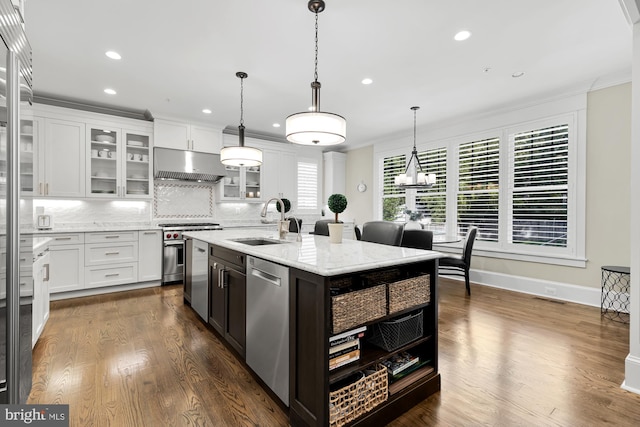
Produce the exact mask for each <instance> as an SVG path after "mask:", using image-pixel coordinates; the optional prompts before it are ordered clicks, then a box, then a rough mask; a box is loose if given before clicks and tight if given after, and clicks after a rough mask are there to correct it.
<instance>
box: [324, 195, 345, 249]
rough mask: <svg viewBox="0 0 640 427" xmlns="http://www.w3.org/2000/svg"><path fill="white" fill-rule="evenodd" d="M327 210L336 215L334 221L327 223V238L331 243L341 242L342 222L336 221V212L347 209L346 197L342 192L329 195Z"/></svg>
mask: <svg viewBox="0 0 640 427" xmlns="http://www.w3.org/2000/svg"><path fill="white" fill-rule="evenodd" d="M328 205H329V210H330V211H331V212H333V213H334V214H335V215H336V222H335V223H333V224H328V226H329V238H330V239H331V243H340V242H342V226H343V225H342V223H341V222H339V221H338V214H341V213H342V212H344V210H345V209H347V198H346V196H345V195H344V194H332V195H331V196H329V201H328Z"/></svg>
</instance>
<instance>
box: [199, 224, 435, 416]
mask: <svg viewBox="0 0 640 427" xmlns="http://www.w3.org/2000/svg"><path fill="white" fill-rule="evenodd" d="M189 237H191V238H193V239H197V240H201V241H203V242H207V243H208V244H209V260H210V261H209V288H210V289H214V291H212V292H211V293H210V309H215V308H216V307H217V311H220V310H225V307H223V306H224V305H225V304H226V305H227V307H226V312H227V314H228V315H227V316H225V318H226V319H227V321H228V322H229V323H231V324H227V325H224V327H223V328H221V325H220V324H219V323H217V324H215V325H212V326H214V327H215V329H217V330H218V331H219V332H221V335H223V336H225V338H226V337H227V336H228V337H229V338H228V341H229V343H230V345H231V346H232V347H233V348H234V349H236V350H237V354H238V355H239V356H240V357H245V358H248V357H249V354H250V353H251V350H250V349H251V346H252V342H251V341H252V339H254V338H251V336H250V334H246V335H245V334H244V333H243V331H246V330H248V329H250V326H249V323H251V324H253V323H255V319H253V320H251V318H252V316H253V317H255V312H254V311H255V310H254V309H249V308H247V307H246V306H242V298H243V296H246V301H251V300H252V298H251V296H250V295H251V294H252V293H253V292H256V291H255V289H254V288H253V287H252V285H251V283H252V279H251V278H250V277H248V278H247V280H245V281H242V280H240V278H241V277H242V276H241V273H242V268H243V267H242V266H243V265H244V266H245V268H247V269H246V270H245V271H247V272H248V273H246V275H247V276H251V275H253V274H256V273H255V272H253V271H252V270H251V269H250V268H248V267H247V265H248V264H250V263H251V264H252V265H253V264H255V263H257V260H261V261H266V262H269V263H273V264H276V265H278V266H280V267H281V268H284V270H280V271H285V272H286V271H288V277H284V278H275V277H274V278H273V279H275V281H274V283H276V282H277V283H282V285H283V286H284V284H286V285H288V306H287V305H286V301H284V303H285V305H284V306H280V307H284V310H285V311H286V310H287V309H288V325H287V326H288V335H289V336H288V340H285V341H286V342H285V343H284V347H283V348H284V349H285V350H280V351H286V350H288V359H289V363H288V366H289V368H288V372H286V369H284V371H280V372H283V373H281V374H279V375H277V376H278V378H275V381H274V385H271V383H270V380H272V379H273V378H266V377H265V376H264V375H260V372H256V374H257V375H259V376H260V377H262V379H263V380H265V381H264V383H265V384H266V385H267V386H268V387H269V388H271V389H272V391H273V392H274V393H275V394H277V396H279V397H280V398H281V399H282V401H283V402H284V403H285V405H287V406H289V419H290V423H291V425H292V426H294V427H295V426H331V427H334V426H335V427H337V426H343V425H348V426H380V425H384V424H386V423H388V422H389V421H391V420H393V419H394V418H396V417H398V416H399V415H400V414H402V413H403V412H405V411H407V410H408V409H410V408H411V407H413V406H415V405H416V404H417V403H418V402H420V401H422V400H424V399H425V398H427V397H428V396H430V395H431V394H433V393H436V392H438V391H439V390H440V374H439V372H438V304H437V301H438V295H437V289H438V287H437V277H438V275H437V271H438V258H440V257H441V256H442V255H441V254H440V253H439V252H434V251H424V250H419V249H409V248H401V247H395V246H386V245H379V244H375V243H369V242H361V241H356V240H344V241H343V242H342V243H340V244H331V243H330V242H329V238H328V237H325V236H314V235H309V236H303V239H302V242H295V241H291V240H280V241H277V240H278V239H277V236H274V233H271V232H267V231H263V232H261V231H255V230H252V231H237V230H234V231H226V230H225V231H216V232H206V231H203V232H192V233H189ZM259 239H263V240H262V241H261V243H262V244H259V245H257V244H255V243H256V242H257V241H258V240H259ZM265 240H274V241H277V242H268V241H267V242H265ZM247 242H251V244H249V243H247ZM265 243H267V244H265ZM268 243H272V244H268ZM221 258H222V259H228V260H233V261H235V265H234V266H233V267H234V268H233V269H232V270H233V272H232V273H233V274H231V275H230V276H229V275H226V274H225V273H224V272H221V271H220V265H219V263H220V259H221ZM248 261H249V262H248ZM214 263H217V264H216V265H213V264H214ZM259 274H262V273H259ZM265 274H266V276H269V273H265ZM281 274H286V273H281ZM266 276H265V277H266ZM226 277H233V280H230V281H227V279H226ZM281 279H282V282H280V280H281ZM248 284H249V286H248ZM221 289H223V290H224V289H226V291H225V292H219V291H220V290H221ZM225 293H226V297H225V298H226V300H225V301H219V300H220V298H223V295H225ZM229 295H232V296H233V297H232V298H231V299H229ZM281 295H282V294H281ZM286 297H287V294H284V298H286ZM281 302H282V301H281ZM260 311H262V310H260ZM264 311H265V320H264V322H267V321H269V319H270V318H272V317H273V314H274V312H281V311H283V309H276V308H275V306H274V310H271V311H270V310H264ZM285 315H286V313H285ZM214 317H215V316H214ZM247 319H250V321H247ZM263 326H264V325H263ZM282 329H283V330H285V329H286V327H285V328H282ZM225 331H229V332H230V333H229V334H225ZM273 347H274V348H275V347H277V346H276V345H275V343H274V346H273ZM247 349H249V350H247ZM265 357H266V355H265ZM266 358H267V359H268V357H266ZM245 360H246V359H245ZM247 364H248V365H249V367H251V368H252V369H253V370H254V372H255V371H256V370H257V368H256V369H254V368H253V366H252V363H250V362H249V361H248V360H247ZM268 372H274V373H273V374H270V375H272V376H273V375H276V374H275V373H277V372H278V370H277V369H273V370H270V371H268ZM286 376H288V377H289V381H288V390H284V392H283V390H282V387H281V385H278V384H277V383H278V380H282V379H284V380H285V381H286ZM286 388H287V387H285V389H286ZM283 396H284V397H283Z"/></svg>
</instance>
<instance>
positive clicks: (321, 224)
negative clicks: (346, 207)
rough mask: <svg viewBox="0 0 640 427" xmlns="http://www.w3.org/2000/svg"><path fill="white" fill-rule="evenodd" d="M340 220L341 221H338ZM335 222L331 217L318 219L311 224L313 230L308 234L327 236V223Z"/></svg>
mask: <svg viewBox="0 0 640 427" xmlns="http://www.w3.org/2000/svg"><path fill="white" fill-rule="evenodd" d="M338 222H340V223H341V222H342V221H338ZM332 223H335V221H334V220H332V219H320V220H318V221H316V224H315V225H314V226H313V231H312V232H311V233H309V234H318V235H320V236H328V235H329V225H328V224H332Z"/></svg>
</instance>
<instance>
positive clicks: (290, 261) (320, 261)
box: [183, 229, 444, 276]
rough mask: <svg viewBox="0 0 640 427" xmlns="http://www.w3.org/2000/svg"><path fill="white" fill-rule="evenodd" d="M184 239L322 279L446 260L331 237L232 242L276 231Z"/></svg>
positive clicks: (435, 254) (432, 253)
mask: <svg viewBox="0 0 640 427" xmlns="http://www.w3.org/2000/svg"><path fill="white" fill-rule="evenodd" d="M183 235H184V236H187V237H191V238H193V239H197V240H202V241H204V242H207V243H211V244H214V245H218V246H222V247H224V248H228V249H233V250H236V251H238V252H242V253H245V254H247V255H251V256H255V257H257V258H262V259H265V260H268V261H273V262H276V263H278V264H282V265H285V266H288V267H294V268H297V269H299V270H303V271H308V272H310V273H314V274H318V275H321V276H336V275H340V274H347V273H355V272H358V271H364V270H370V269H375V268H382V267H390V266H394V265H402V264H410V263H414V262H419V261H427V260H431V259H435V258H441V257H442V256H444V255H443V254H441V253H440V252H436V251H425V250H421V249H411V248H402V247H398V246H388V245H380V244H377V243H369V242H361V241H359V240H350V239H343V240H342V243H330V242H329V237H327V236H317V235H313V234H302V242H296V241H295V238H296V237H297V234H295V233H289V236H288V237H287V241H286V243H281V244H274V245H262V246H250V245H246V244H243V243H240V242H234V241H233V240H231V239H241V238H251V237H257V238H268V239H276V240H277V239H278V234H277V233H276V232H275V231H267V230H256V229H253V230H218V231H189V232H185V233H183Z"/></svg>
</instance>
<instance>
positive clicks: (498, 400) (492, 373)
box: [28, 279, 640, 427]
mask: <svg viewBox="0 0 640 427" xmlns="http://www.w3.org/2000/svg"><path fill="white" fill-rule="evenodd" d="M439 289H440V316H439V318H440V320H439V322H440V323H439V330H440V335H439V339H440V342H439V350H440V364H439V370H440V373H441V374H442V391H441V392H440V393H437V394H436V395H434V396H431V397H430V398H428V399H427V400H425V401H424V402H422V403H421V404H419V405H418V406H416V407H414V408H413V409H411V410H410V411H409V412H407V413H405V414H403V415H401V416H400V417H399V418H398V419H396V420H395V421H394V422H392V423H391V424H390V425H391V426H394V427H400V426H422V425H424V426H427V425H428V426H477V425H496V426H514V425H524V426H599V425H605V424H609V425H616V426H627V425H628V426H631V425H639V423H640V396H639V395H635V394H633V393H629V392H627V391H624V390H622V389H621V388H620V384H621V383H622V381H623V379H624V358H625V356H626V355H627V353H628V339H629V330H628V326H627V325H623V324H620V323H616V322H613V321H610V320H606V319H601V318H600V310H599V308H594V307H585V306H581V305H577V304H571V303H558V302H552V301H550V300H545V299H540V298H537V297H534V296H530V295H524V294H518V293H513V292H508V291H502V290H497V289H492V288H487V287H482V286H475V285H472V290H471V297H467V296H465V291H464V285H461V284H460V283H459V282H453V281H448V280H445V279H441V280H440V285H439ZM33 365H34V372H33V389H32V392H31V395H30V399H29V402H28V403H43V404H46V403H68V404H70V418H71V420H70V421H71V422H70V425H71V426H83V427H84V426H117V427H121V426H133V427H138V426H216V427H217V426H268V427H270V426H286V425H287V418H286V415H285V412H284V411H283V410H282V408H281V407H280V406H279V405H278V404H276V403H275V402H274V400H272V398H271V397H270V395H269V394H267V393H266V392H264V391H263V390H262V388H261V386H260V385H258V383H257V382H256V381H255V380H254V379H253V377H252V376H251V375H250V374H249V373H248V371H247V369H246V368H245V367H244V366H243V364H241V363H239V362H238V361H237V360H236V359H235V357H234V356H233V355H232V354H231V353H230V351H229V350H228V349H227V348H226V347H225V346H224V345H223V344H222V343H221V342H220V341H219V340H218V338H217V336H216V335H215V334H214V333H213V332H211V330H209V329H207V327H206V326H205V325H204V324H203V323H202V322H201V321H200V320H198V318H197V317H196V315H195V313H194V312H193V310H191V308H189V307H188V306H184V305H183V303H182V288H181V286H169V287H166V286H165V287H162V288H152V289H145V290H140V291H130V292H122V293H117V294H110V295H102V296H96V297H87V298H81V299H73V300H66V301H56V302H52V307H51V318H50V319H49V323H48V324H47V326H46V328H45V330H44V332H43V335H42V337H41V338H40V340H39V341H38V344H37V345H36V347H35V349H34V355H33Z"/></svg>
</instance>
